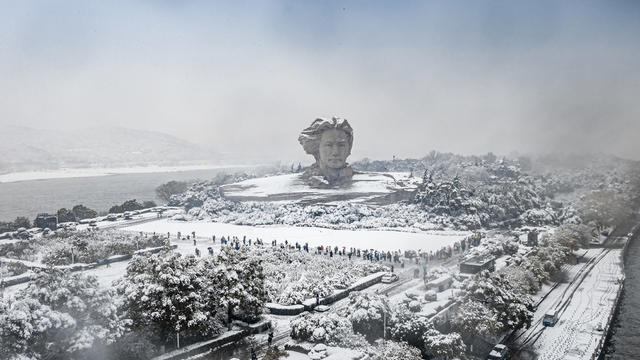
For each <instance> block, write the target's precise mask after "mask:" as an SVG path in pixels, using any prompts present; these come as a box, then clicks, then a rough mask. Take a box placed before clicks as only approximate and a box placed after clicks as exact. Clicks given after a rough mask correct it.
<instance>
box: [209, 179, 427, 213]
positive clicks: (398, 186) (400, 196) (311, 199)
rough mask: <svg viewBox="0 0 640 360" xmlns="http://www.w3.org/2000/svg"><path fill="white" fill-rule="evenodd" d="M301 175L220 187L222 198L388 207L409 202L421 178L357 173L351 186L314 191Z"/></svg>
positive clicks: (248, 181)
mask: <svg viewBox="0 0 640 360" xmlns="http://www.w3.org/2000/svg"><path fill="white" fill-rule="evenodd" d="M300 175H301V174H286V175H277V176H269V177H265V178H257V179H249V180H245V181H241V182H238V183H234V184H228V185H224V186H222V187H221V188H220V191H221V192H222V195H223V196H224V197H225V198H227V199H229V200H234V201H274V202H292V203H304V204H316V203H319V204H331V203H334V202H341V201H350V202H362V203H369V204H380V205H383V204H388V203H391V202H397V201H400V200H406V199H409V198H410V196H411V195H412V193H413V192H414V191H415V190H416V188H417V186H418V184H419V183H420V179H419V178H416V177H409V175H410V174H409V173H369V172H367V173H357V174H354V175H353V181H352V182H351V184H350V185H348V186H344V187H340V188H334V189H315V188H311V187H309V186H308V185H307V184H306V183H305V182H304V181H303V180H301V179H300Z"/></svg>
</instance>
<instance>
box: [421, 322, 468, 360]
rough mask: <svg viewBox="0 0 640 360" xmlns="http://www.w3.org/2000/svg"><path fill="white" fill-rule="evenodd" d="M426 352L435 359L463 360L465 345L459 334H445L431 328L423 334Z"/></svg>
mask: <svg viewBox="0 0 640 360" xmlns="http://www.w3.org/2000/svg"><path fill="white" fill-rule="evenodd" d="M422 339H423V341H424V349H425V350H424V352H425V353H426V354H427V355H428V356H430V357H434V358H442V359H453V358H463V357H464V353H465V350H466V348H465V345H464V342H462V337H461V336H460V334H458V333H449V334H443V333H441V332H439V331H438V330H436V329H434V328H431V329H427V331H426V332H425V333H424V334H422Z"/></svg>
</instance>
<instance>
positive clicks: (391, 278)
mask: <svg viewBox="0 0 640 360" xmlns="http://www.w3.org/2000/svg"><path fill="white" fill-rule="evenodd" d="M398 279H399V278H398V275H396V274H394V273H386V274H384V275H383V276H382V280H381V281H382V283H383V284H390V283H392V282H396V281H398Z"/></svg>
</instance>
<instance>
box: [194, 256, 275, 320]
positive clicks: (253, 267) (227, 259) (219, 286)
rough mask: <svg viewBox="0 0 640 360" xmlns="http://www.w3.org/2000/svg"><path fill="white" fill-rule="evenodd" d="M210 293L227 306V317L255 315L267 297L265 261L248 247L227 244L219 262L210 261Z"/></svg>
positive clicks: (208, 275) (260, 310) (261, 308)
mask: <svg viewBox="0 0 640 360" xmlns="http://www.w3.org/2000/svg"><path fill="white" fill-rule="evenodd" d="M206 264H207V279H208V281H209V283H210V286H209V288H208V294H209V295H210V297H211V298H215V299H216V301H217V305H218V306H220V307H223V308H225V309H226V313H227V319H228V320H230V319H231V318H232V317H238V318H241V319H245V320H252V319H255V318H256V317H257V316H258V315H260V314H261V313H262V310H263V306H264V303H265V301H266V300H267V293H266V290H265V287H264V281H265V276H264V272H263V268H262V264H261V261H260V260H258V259H257V258H256V257H253V256H250V253H249V250H248V249H247V248H244V247H243V248H241V249H239V250H234V249H231V248H223V251H222V252H221V253H220V255H218V257H217V259H216V261H215V262H211V261H207V262H206Z"/></svg>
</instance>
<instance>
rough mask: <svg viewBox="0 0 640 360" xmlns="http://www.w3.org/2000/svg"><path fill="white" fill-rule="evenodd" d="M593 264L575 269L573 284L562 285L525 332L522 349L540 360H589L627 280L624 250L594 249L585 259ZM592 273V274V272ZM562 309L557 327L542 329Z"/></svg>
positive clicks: (539, 308)
mask: <svg viewBox="0 0 640 360" xmlns="http://www.w3.org/2000/svg"><path fill="white" fill-rule="evenodd" d="M585 258H587V259H593V262H589V263H586V264H584V263H581V264H579V265H576V266H572V267H571V268H572V269H571V271H570V272H569V275H570V278H571V279H573V281H572V282H571V283H569V284H561V285H564V286H559V287H558V288H556V289H555V290H554V291H553V292H551V293H550V294H549V296H548V297H547V298H546V299H545V300H544V301H543V302H542V303H541V304H540V305H539V307H538V309H537V311H536V313H535V314H534V318H533V323H532V326H531V328H529V329H528V330H526V331H524V332H523V333H522V334H521V336H520V338H519V339H518V345H519V346H523V347H526V348H527V349H528V350H530V351H533V352H535V353H536V354H537V355H538V358H539V359H549V360H560V359H571V360H573V359H575V360H577V359H588V358H590V357H591V354H593V353H595V351H596V348H597V346H598V344H599V342H600V340H601V339H602V338H603V337H604V335H605V334H604V332H603V330H604V329H606V326H607V322H608V318H609V316H610V313H611V312H612V311H613V307H612V304H613V303H614V301H615V299H616V296H617V292H618V290H619V289H620V287H621V283H619V281H618V280H620V279H622V278H623V276H624V275H623V271H622V265H621V262H622V259H621V250H620V249H610V250H609V249H605V250H603V249H590V250H589V252H588V254H587V255H585ZM589 270H590V271H589ZM550 309H560V317H559V321H558V323H557V324H556V325H555V326H554V327H545V326H543V325H542V318H543V316H544V314H545V312H547V311H549V310H550Z"/></svg>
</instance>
